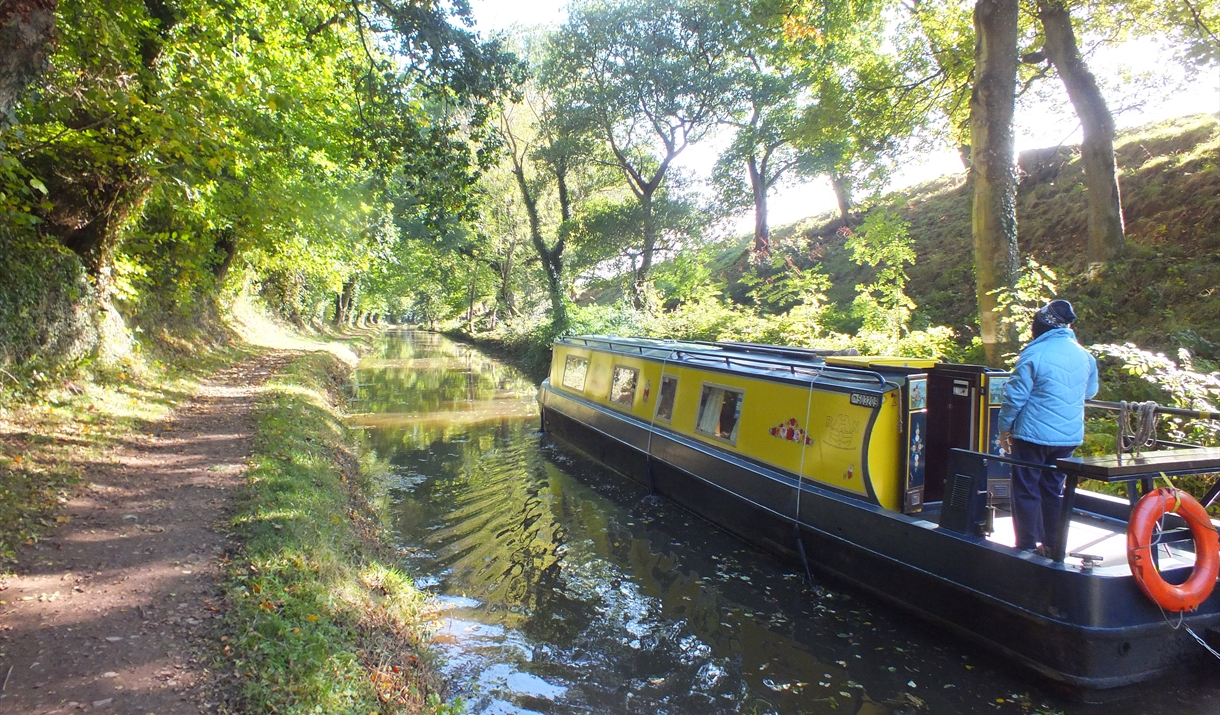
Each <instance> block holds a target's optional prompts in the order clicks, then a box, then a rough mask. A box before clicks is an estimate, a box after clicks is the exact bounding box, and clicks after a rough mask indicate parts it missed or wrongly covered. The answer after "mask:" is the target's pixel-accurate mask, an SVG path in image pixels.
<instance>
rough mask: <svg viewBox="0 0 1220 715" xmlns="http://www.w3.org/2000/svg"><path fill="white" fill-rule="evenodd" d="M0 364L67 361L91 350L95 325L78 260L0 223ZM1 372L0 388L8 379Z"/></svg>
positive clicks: (27, 366) (11, 366)
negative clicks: (2, 263) (0, 256)
mask: <svg viewBox="0 0 1220 715" xmlns="http://www.w3.org/2000/svg"><path fill="white" fill-rule="evenodd" d="M0 255H2V256H3V257H4V258H3V262H4V269H3V270H2V271H0V367H7V368H9V369H10V370H17V369H19V368H18V367H17V366H18V365H21V366H23V367H24V369H26V370H32V369H35V368H37V367H42V368H43V369H47V368H50V367H55V366H71V365H73V364H75V363H77V362H79V361H80V360H81V359H82V358H83V357H85V355H86V354H87V353H88V352H89V350H90V349H91V347H92V344H93V341H94V340H95V339H96V334H97V326H96V324H95V321H94V316H93V315H92V313H91V311H89V310H88V309H87V308H86V307H85V303H86V299H87V297H88V296H90V295H91V292H92V290H91V286H90V285H89V283H88V282H87V281H86V279H85V276H84V271H83V270H82V268H81V264H80V261H78V260H77V259H76V257H75V256H73V255H72V254H71V253H70V252H68V251H66V250H64V249H61V248H58V247H57V246H48V245H46V244H44V243H42V242H39V241H38V240H36V239H35V238H34V237H32V236H30V235H29V234H28V233H25V232H23V231H20V230H17V231H10V230H7V229H5V228H4V227H3V226H0ZM4 382H5V379H4V378H0V393H3V392H4V391H5V388H6V387H7V388H10V389H11V388H12V387H13V386H12V385H7V386H6V385H4V384H3V383H4Z"/></svg>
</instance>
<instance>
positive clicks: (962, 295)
mask: <svg viewBox="0 0 1220 715" xmlns="http://www.w3.org/2000/svg"><path fill="white" fill-rule="evenodd" d="M1117 157H1118V165H1119V168H1120V169H1121V172H1122V174H1121V188H1122V197H1123V212H1124V215H1125V216H1126V220H1127V237H1128V240H1129V242H1130V247H1129V249H1128V252H1127V253H1126V255H1124V256H1123V258H1122V259H1121V260H1120V261H1118V262H1116V263H1114V264H1113V265H1111V266H1110V267H1109V268H1108V269H1107V270H1105V271H1104V272H1102V273H1100V274H1099V275H1097V276H1095V277H1090V275H1089V271H1088V265H1087V263H1086V262H1085V257H1084V256H1085V251H1084V245H1085V242H1086V241H1087V216H1086V213H1085V210H1086V206H1085V202H1084V199H1083V196H1082V193H1083V191H1084V183H1083V180H1084V177H1083V168H1082V166H1081V163H1080V152H1079V148H1078V147H1074V146H1063V147H1052V148H1048V149H1039V150H1034V151H1029V152H1026V153H1024V154H1022V155H1021V157H1020V166H1021V180H1020V186H1019V190H1018V195H1017V196H1018V205H1017V219H1018V222H1019V226H1020V236H1021V239H1020V248H1021V253H1022V255H1023V256H1030V257H1032V258H1034V259H1035V260H1037V261H1038V262H1039V263H1041V264H1042V265H1045V266H1048V267H1050V268H1051V269H1052V270H1054V271H1055V272H1056V274H1057V275H1058V279H1059V280H1058V290H1059V294H1060V295H1061V296H1063V297H1065V298H1068V299H1069V300H1071V301H1072V302H1073V304H1074V305H1075V306H1076V310H1077V312H1078V314H1079V315H1080V318H1081V319H1080V321H1079V322H1078V323H1077V325H1076V327H1077V330H1078V332H1079V333H1080V336H1081V338H1082V340H1083V341H1085V342H1086V343H1089V342H1126V341H1130V342H1134V343H1136V344H1139V345H1141V346H1145V347H1149V348H1156V349H1161V350H1169V349H1175V348H1177V347H1187V348H1189V349H1191V350H1192V351H1193V352H1195V353H1196V354H1197V355H1199V356H1204V357H1209V358H1214V357H1215V356H1216V355H1217V351H1220V321H1217V320H1216V317H1217V316H1220V123H1218V122H1217V121H1216V119H1215V118H1214V117H1211V116H1206V115H1204V116H1193V117H1184V118H1180V119H1176V120H1172V121H1169V122H1165V123H1160V124H1155V125H1150V126H1146V127H1141V128H1139V129H1135V130H1131V131H1128V132H1125V133H1122V134H1120V136H1119V140H1118V143H1117ZM970 201H971V193H970V191H969V187H968V186H967V184H966V175H965V174H959V175H956V176H947V177H942V178H940V179H937V180H935V181H931V182H929V183H926V184H922V185H919V186H916V187H913V188H912V189H909V190H906V191H901V192H897V193H894V194H891V195H888V196H886V197H884V198H883V199H882V201H881V202H879V203H880V204H881V205H888V206H894V207H896V208H897V210H898V213H899V215H900V216H901V218H902V219H904V220H906V221H908V222H910V235H911V238H912V239H913V246H914V248H915V251H916V254H917V259H916V262H915V264H914V265H913V266H912V267H911V268H910V269H909V271H908V272H909V274H910V283H909V284H908V285H907V293H908V294H909V295H910V297H911V298H912V299H913V300H914V302H915V303H916V305H917V306H918V308H917V309H916V311H915V319H914V323H915V325H916V326H919V325H947V326H949V327H952V328H953V329H954V330H955V331H956V332H957V333H958V335H959V337H966V338H967V339H968V337H969V336H970V335H972V334H973V332H974V331H975V330H976V328H975V325H976V323H977V317H976V315H975V313H976V307H975V305H974V303H973V291H974V278H973V262H972V260H971V248H970V206H971V203H970ZM840 227H841V223H840V222H839V220H838V218H837V216H820V217H814V218H811V219H807V220H805V221H802V222H798V223H797V224H793V225H789V226H785V227H782V228H778V229H776V231H775V234H774V235H775V240H776V241H777V242H786V241H793V240H796V236H797V235H799V236H801V237H802V239H803V241H805V242H807V244H806V245H807V250H808V253H807V255H806V258H805V260H804V261H802V262H798V265H802V267H808V266H814V265H816V264H819V263H820V265H821V267H822V269H823V270H824V271H825V272H826V273H827V275H828V276H829V277H830V279H831V286H830V288H829V289H828V290H827V296H828V297H829V298H830V299H831V300H832V301H834V302H835V303H836V304H837V305H839V306H840V307H843V308H846V307H848V306H850V305H851V302H852V299H853V297H854V296H855V286H856V284H858V283H860V282H862V281H864V280H865V279H867V277H868V274H867V269H866V268H863V267H861V266H859V265H857V264H856V263H855V262H853V261H852V259H851V255H850V251H848V250H847V248H846V247H845V243H846V240H847V239H846V236H845V235H844V232H843V231H841V230H839V229H840ZM724 259H729V260H731V261H732V263H731V265H729V266H728V267H726V276H727V277H728V278H730V280H731V281H734V282H733V283H732V285H731V287H730V291H731V293H733V294H734V295H736V296H739V297H740V296H743V295H744V294H745V292H746V287H745V286H743V285H742V284H741V283H740V281H739V279H740V277H741V275H742V274H743V272H744V271H747V270H749V269H748V257H747V256H746V255H745V253H744V252H742V251H741V250H737V251H735V252H734V253H732V254H729V255H725V256H723V258H722V260H724Z"/></svg>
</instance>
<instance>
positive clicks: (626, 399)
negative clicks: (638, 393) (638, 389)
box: [610, 365, 640, 408]
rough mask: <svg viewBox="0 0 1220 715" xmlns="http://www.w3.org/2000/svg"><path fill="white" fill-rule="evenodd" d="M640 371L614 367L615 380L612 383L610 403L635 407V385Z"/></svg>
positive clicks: (619, 366) (618, 366)
mask: <svg viewBox="0 0 1220 715" xmlns="http://www.w3.org/2000/svg"><path fill="white" fill-rule="evenodd" d="M639 377H640V371H639V370H636V369H635V368H633V367H623V366H622V365H615V366H614V380H613V381H612V382H611V383H610V401H611V402H613V403H614V404H616V405H619V406H621V407H628V408H630V407H632V406H633V405H635V385H636V383H637V382H639Z"/></svg>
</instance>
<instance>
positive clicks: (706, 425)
mask: <svg viewBox="0 0 1220 715" xmlns="http://www.w3.org/2000/svg"><path fill="white" fill-rule="evenodd" d="M703 394H704V399H703V400H702V402H703V405H702V407H703V410H702V411H701V412H700V413H699V424H698V429H699V431H700V432H706V433H707V434H716V433H717V432H718V431H719V427H720V409H721V408H722V407H724V390H722V389H720V388H719V387H705V388H703Z"/></svg>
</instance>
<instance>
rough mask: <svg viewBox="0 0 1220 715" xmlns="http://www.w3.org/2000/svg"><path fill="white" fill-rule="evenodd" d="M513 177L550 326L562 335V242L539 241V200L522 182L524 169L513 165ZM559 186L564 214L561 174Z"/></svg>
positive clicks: (564, 321)
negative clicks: (541, 277)
mask: <svg viewBox="0 0 1220 715" xmlns="http://www.w3.org/2000/svg"><path fill="white" fill-rule="evenodd" d="M515 163H516V161H515V157H514V164H515ZM513 175H514V176H515V177H517V188H518V189H520V190H521V201H522V203H524V204H525V215H526V217H527V218H528V219H529V223H530V243H532V244H533V245H534V251H535V252H536V253H537V254H538V259H539V260H540V261H542V272H543V273H545V274H546V290H547V295H548V297H549V298H550V299H551V327H552V328H554V330H555V331H556V332H561V331H563V330H564V329H565V328H567V327H568V308H567V303H565V302H564V299H563V249H564V242H563V239H562V238H560V239H559V241H558V242H556V244H555V247H554V248H547V246H546V241H544V240H543V239H542V221H541V220H540V219H539V218H538V199H537V198H536V197H535V196H534V193H533V192H532V191H530V187H529V183H528V182H527V181H526V180H525V170H524V168H523V167H521V166H520V165H516V166H514V167H513ZM559 185H560V186H561V187H563V191H562V192H561V193H560V198H562V199H564V201H561V206H563V207H565V208H564V209H563V211H564V213H567V208H566V206H567V204H566V203H565V202H566V196H567V188H566V186H567V185H566V183H565V182H564V179H563V175H562V174H560V179H559ZM564 220H567V219H566V218H565V219H564ZM560 230H562V228H561V229H560Z"/></svg>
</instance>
